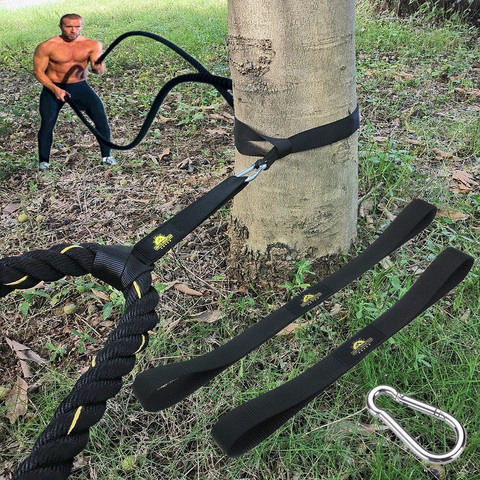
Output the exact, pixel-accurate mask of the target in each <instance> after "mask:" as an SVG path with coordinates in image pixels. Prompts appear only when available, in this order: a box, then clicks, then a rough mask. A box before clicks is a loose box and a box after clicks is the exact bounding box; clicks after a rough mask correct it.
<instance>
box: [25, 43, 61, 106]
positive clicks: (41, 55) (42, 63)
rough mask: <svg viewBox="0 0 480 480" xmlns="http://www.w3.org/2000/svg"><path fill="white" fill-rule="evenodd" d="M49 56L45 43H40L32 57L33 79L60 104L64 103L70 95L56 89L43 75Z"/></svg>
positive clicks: (44, 74)
mask: <svg viewBox="0 0 480 480" xmlns="http://www.w3.org/2000/svg"><path fill="white" fill-rule="evenodd" d="M49 59H50V55H49V49H48V47H47V46H46V44H45V43H41V44H40V45H39V46H38V47H37V48H36V49H35V53H34V55H33V74H34V75H35V78H36V79H37V80H38V81H39V82H40V83H41V84H42V85H43V86H44V87H46V88H48V89H49V90H50V91H52V92H53V93H54V94H55V96H56V97H57V99H58V100H61V101H62V102H64V101H65V97H66V96H69V95H70V94H69V93H68V92H66V91H65V90H63V89H61V88H59V87H57V86H56V85H55V84H54V83H53V82H52V81H51V80H50V78H48V76H47V74H46V73H45V72H46V70H47V68H48V63H49Z"/></svg>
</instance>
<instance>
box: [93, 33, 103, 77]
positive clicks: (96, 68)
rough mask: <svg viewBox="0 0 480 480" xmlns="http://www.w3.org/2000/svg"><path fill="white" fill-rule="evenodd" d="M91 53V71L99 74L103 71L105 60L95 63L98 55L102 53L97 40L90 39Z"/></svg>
mask: <svg viewBox="0 0 480 480" xmlns="http://www.w3.org/2000/svg"><path fill="white" fill-rule="evenodd" d="M92 43H93V46H92V53H91V54H90V66H91V68H92V73H97V74H99V75H101V74H102V73H103V72H104V71H105V62H102V63H98V64H97V63H95V62H96V61H97V60H98V59H99V58H100V56H101V55H102V45H101V44H100V43H99V42H95V41H93V40H92Z"/></svg>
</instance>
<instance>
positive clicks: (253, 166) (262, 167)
mask: <svg viewBox="0 0 480 480" xmlns="http://www.w3.org/2000/svg"><path fill="white" fill-rule="evenodd" d="M266 169H267V164H266V163H263V164H262V165H260V166H259V167H257V166H256V164H255V163H254V164H253V165H251V166H250V167H248V168H246V169H245V170H242V171H241V172H240V173H237V174H236V175H235V176H236V177H243V176H244V175H247V174H248V173H250V172H253V171H254V170H256V172H255V173H252V174H251V175H250V176H249V177H247V178H246V179H245V182H251V181H252V180H255V179H256V178H257V177H258V175H259V174H260V172H263V171H264V170H266Z"/></svg>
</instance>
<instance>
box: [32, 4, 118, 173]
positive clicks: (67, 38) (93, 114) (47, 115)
mask: <svg viewBox="0 0 480 480" xmlns="http://www.w3.org/2000/svg"><path fill="white" fill-rule="evenodd" d="M59 27H60V30H61V34H60V35H59V36H57V37H52V38H50V39H48V40H46V41H45V42H43V43H41V44H40V45H38V47H37V48H36V49H35V54H34V56H33V74H34V75H35V77H36V79H37V80H38V81H39V82H40V83H41V84H42V85H43V90H42V93H41V94H40V117H41V125H40V130H39V132H38V160H39V168H40V169H45V168H49V167H50V163H49V162H50V149H51V147H52V142H53V128H54V127H55V123H56V122H57V118H58V114H59V113H60V109H61V108H62V107H63V105H64V103H65V99H66V98H67V97H71V99H72V100H74V101H75V103H76V104H77V105H78V106H79V107H80V108H81V109H82V110H84V111H85V113H86V114H87V115H88V116H89V117H90V118H91V119H92V121H93V123H94V124H95V127H96V128H97V130H98V131H99V132H100V133H101V134H102V135H103V136H104V137H105V138H107V139H110V127H109V126H108V121H107V117H106V115H105V110H104V108H103V105H102V102H101V100H100V99H99V98H98V96H97V94H96V93H95V92H94V91H93V90H92V89H91V88H90V86H89V85H88V84H87V81H86V79H87V67H88V64H89V63H90V67H91V69H92V72H93V73H98V74H102V73H103V72H104V71H105V64H104V63H101V64H96V63H95V61H96V60H98V58H99V57H100V55H101V54H102V46H101V45H100V43H98V42H96V41H95V40H91V39H90V38H86V37H83V36H82V35H80V33H81V31H82V27H83V20H82V17H81V16H80V15H77V14H75V13H69V14H67V15H64V16H63V17H62V18H61V19H60V25H59ZM99 143H100V150H101V154H102V161H101V163H102V165H115V164H116V161H115V159H114V158H113V157H111V156H110V148H109V147H107V146H106V145H104V144H102V143H101V142H99Z"/></svg>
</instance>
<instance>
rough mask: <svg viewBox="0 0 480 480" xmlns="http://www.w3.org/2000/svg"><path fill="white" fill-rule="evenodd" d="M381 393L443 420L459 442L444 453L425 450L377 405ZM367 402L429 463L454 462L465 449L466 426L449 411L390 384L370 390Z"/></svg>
mask: <svg viewBox="0 0 480 480" xmlns="http://www.w3.org/2000/svg"><path fill="white" fill-rule="evenodd" d="M380 395H388V396H389V397H391V398H393V400H395V401H396V402H397V403H400V404H403V405H407V406H408V407H410V408H412V409H413V410H418V411H419V412H422V413H425V414H426V415H430V416H431V417H435V418H438V419H439V420H442V421H443V422H445V423H446V424H447V425H449V426H450V427H451V428H452V429H453V430H454V431H455V434H456V436H457V443H456V444H455V446H454V447H453V448H452V450H450V451H449V452H447V453H442V454H435V453H432V452H429V451H428V450H425V449H424V448H423V447H421V446H420V445H419V444H418V443H417V442H416V441H415V440H414V439H413V438H412V437H411V436H410V435H409V434H408V433H407V432H406V431H405V429H404V428H403V427H402V426H401V425H400V424H399V423H398V422H396V421H395V419H394V418H393V417H392V416H391V415H390V414H389V413H387V412H386V411H385V410H382V409H381V408H378V407H377V406H376V405H375V400H376V399H377V398H378V397H379V396H380ZM366 404H367V409H368V411H369V412H370V413H371V414H372V415H373V416H374V417H377V418H379V419H380V420H382V421H383V422H384V423H385V424H386V425H388V427H389V428H390V429H391V430H392V431H393V433H394V434H395V435H396V436H397V437H398V438H399V439H400V440H402V441H403V443H405V445H406V446H407V447H408V448H409V449H410V450H412V452H413V453H414V454H415V455H416V456H417V457H419V458H421V459H422V460H425V461H427V462H429V463H433V464H437V465H443V464H446V463H450V462H453V461H454V460H455V459H457V458H458V457H459V456H460V455H461V454H462V452H463V450H464V449H465V443H466V440H467V435H466V433H465V428H464V427H463V425H462V424H461V423H460V422H459V421H458V420H457V419H456V418H454V417H452V416H451V415H449V414H448V413H447V412H444V411H443V410H440V409H438V408H436V407H432V406H431V405H428V404H426V403H423V402H420V401H419V400H416V399H414V398H411V397H407V396H406V395H403V394H402V393H399V392H398V391H397V390H395V389H394V388H393V387H390V386H388V385H379V386H378V387H375V388H374V389H372V390H370V392H369V393H368V394H367V397H366Z"/></svg>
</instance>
